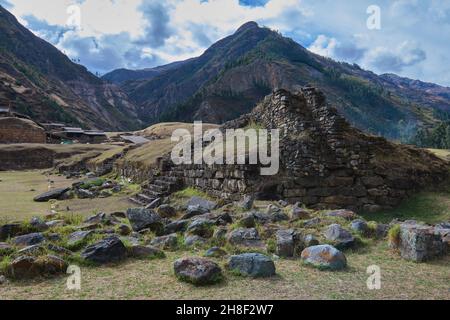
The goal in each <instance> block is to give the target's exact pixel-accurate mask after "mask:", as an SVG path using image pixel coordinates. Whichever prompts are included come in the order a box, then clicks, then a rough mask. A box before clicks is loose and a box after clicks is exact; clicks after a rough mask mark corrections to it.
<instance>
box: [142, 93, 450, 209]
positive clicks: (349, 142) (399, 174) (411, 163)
mask: <svg viewBox="0 0 450 320" xmlns="http://www.w3.org/2000/svg"><path fill="white" fill-rule="evenodd" d="M251 123H257V124H258V126H259V127H263V128H266V129H280V161H281V163H280V167H281V168H280V171H279V173H278V174H277V175H276V176H271V177H267V176H261V175H260V170H259V166H257V165H213V166H208V165H181V166H174V165H173V164H172V163H171V161H170V160H169V158H168V157H167V158H165V159H164V160H162V162H161V168H160V169H159V170H158V174H157V175H156V176H155V177H153V178H152V181H153V183H150V185H149V188H148V189H147V197H150V198H155V197H157V196H159V195H161V193H163V192H164V190H169V189H172V188H173V187H174V186H176V185H183V186H196V187H199V188H201V189H204V190H205V191H207V192H208V193H210V194H213V195H215V196H219V197H221V198H224V199H230V200H238V199H240V198H242V196H243V195H244V194H255V195H257V196H259V197H260V198H268V199H272V200H273V199H285V200H287V201H289V202H301V203H303V204H305V205H307V206H308V207H311V208H330V209H334V208H347V209H353V210H357V211H362V210H364V211H377V210H380V209H389V208H392V207H395V206H397V205H398V204H399V203H400V201H401V200H403V199H404V198H406V197H408V196H410V195H412V194H413V193H414V192H417V191H418V190H420V189H422V188H425V187H426V186H429V185H431V184H436V183H437V182H439V181H442V180H443V179H445V178H446V177H447V174H448V166H447V163H446V162H444V161H443V160H441V159H439V158H437V157H435V156H434V155H432V154H430V153H428V152H426V151H424V150H420V149H417V148H414V147H410V146H403V145H397V144H394V143H391V142H388V141H387V140H385V139H384V138H380V137H374V136H369V135H367V134H364V133H362V132H361V131H359V130H357V129H355V128H352V127H351V126H350V125H349V124H348V123H347V122H346V120H345V119H344V118H342V117H341V116H340V115H339V114H338V113H337V111H336V109H334V108H333V107H330V106H329V105H327V103H326V99H325V97H324V95H323V94H322V93H321V92H320V91H318V90H317V89H315V88H311V87H307V88H304V89H302V90H300V91H298V92H296V93H290V92H288V91H285V90H277V91H276V92H274V93H273V94H272V95H270V96H267V97H266V98H265V99H264V101H262V102H261V103H260V104H259V105H258V106H257V107H256V108H255V109H254V110H253V111H252V112H251V113H250V114H247V115H244V116H242V117H241V118H239V119H237V120H234V121H231V122H229V123H226V124H225V125H224V126H223V127H222V129H229V128H245V127H246V126H248V125H249V124H251ZM165 187H167V188H168V189H165Z"/></svg>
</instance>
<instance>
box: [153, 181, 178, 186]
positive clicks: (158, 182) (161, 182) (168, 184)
mask: <svg viewBox="0 0 450 320" xmlns="http://www.w3.org/2000/svg"><path fill="white" fill-rule="evenodd" d="M153 184H154V185H157V186H161V187H168V188H170V187H171V186H173V185H175V183H174V182H168V181H164V180H159V179H158V180H155V181H153Z"/></svg>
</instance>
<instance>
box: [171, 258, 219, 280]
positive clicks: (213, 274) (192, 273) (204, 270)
mask: <svg viewBox="0 0 450 320" xmlns="http://www.w3.org/2000/svg"><path fill="white" fill-rule="evenodd" d="M174 271H175V275H176V276H177V278H178V279H180V280H181V281H185V282H189V283H192V284H194V285H197V286H202V285H209V284H215V283H217V282H220V281H221V280H222V279H223V276H222V270H221V269H220V267H219V265H218V264H217V263H215V262H213V261H211V260H208V259H204V258H183V259H179V260H177V261H175V263H174Z"/></svg>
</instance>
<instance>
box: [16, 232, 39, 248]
mask: <svg viewBox="0 0 450 320" xmlns="http://www.w3.org/2000/svg"><path fill="white" fill-rule="evenodd" d="M11 241H12V243H13V244H14V245H16V246H21V247H28V246H32V245H34V244H39V243H42V242H44V241H45V238H44V236H43V235H42V233H30V234H26V235H23V236H18V237H15V238H13V239H12V240H11Z"/></svg>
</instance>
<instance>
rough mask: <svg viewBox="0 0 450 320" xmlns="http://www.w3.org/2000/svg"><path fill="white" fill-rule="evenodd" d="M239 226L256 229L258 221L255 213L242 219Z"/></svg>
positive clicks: (248, 214) (245, 215)
mask: <svg viewBox="0 0 450 320" xmlns="http://www.w3.org/2000/svg"><path fill="white" fill-rule="evenodd" d="M239 225H240V226H241V227H243V228H254V227H256V220H255V216H254V215H253V213H246V214H244V216H243V217H242V219H241V220H239Z"/></svg>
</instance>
